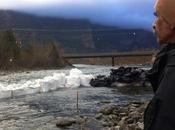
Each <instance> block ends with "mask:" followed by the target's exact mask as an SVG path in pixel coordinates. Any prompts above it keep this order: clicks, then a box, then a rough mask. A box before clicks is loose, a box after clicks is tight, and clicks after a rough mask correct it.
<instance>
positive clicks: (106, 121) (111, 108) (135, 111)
mask: <svg viewBox="0 0 175 130" xmlns="http://www.w3.org/2000/svg"><path fill="white" fill-rule="evenodd" d="M148 103H149V102H148V101H147V102H141V101H140V102H139V101H132V102H129V103H128V104H126V105H123V106H119V105H114V104H107V105H104V106H103V107H101V108H100V109H99V110H98V112H97V113H96V116H95V117H88V116H75V117H57V121H56V126H57V127H58V128H62V129H65V128H68V129H71V128H72V129H76V128H77V129H78V128H81V130H87V129H88V130H92V129H96V130H143V128H144V124H143V117H144V111H145V109H146V107H147V105H148Z"/></svg>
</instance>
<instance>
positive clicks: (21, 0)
mask: <svg viewBox="0 0 175 130" xmlns="http://www.w3.org/2000/svg"><path fill="white" fill-rule="evenodd" d="M154 1H155V0H0V9H12V10H18V11H23V12H28V13H33V14H36V15H42V16H43V15H44V16H54V17H64V18H84V19H89V20H90V21H92V22H95V23H100V24H104V25H114V26H120V27H127V28H128V27H129V28H144V29H151V28H152V22H153V21H154V16H153V5H154Z"/></svg>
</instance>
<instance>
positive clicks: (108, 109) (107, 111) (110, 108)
mask: <svg viewBox="0 0 175 130" xmlns="http://www.w3.org/2000/svg"><path fill="white" fill-rule="evenodd" d="M114 110H115V106H106V107H104V108H102V109H100V110H99V113H102V114H103V115H110V114H113V111H114Z"/></svg>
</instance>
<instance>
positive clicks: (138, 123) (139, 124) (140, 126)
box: [137, 122, 144, 130]
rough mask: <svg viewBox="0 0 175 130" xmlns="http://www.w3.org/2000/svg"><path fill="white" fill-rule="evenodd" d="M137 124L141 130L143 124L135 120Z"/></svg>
mask: <svg viewBox="0 0 175 130" xmlns="http://www.w3.org/2000/svg"><path fill="white" fill-rule="evenodd" d="M137 125H138V127H139V128H140V129H141V130H143V128H144V124H143V123H141V122H137Z"/></svg>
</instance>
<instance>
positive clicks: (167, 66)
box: [144, 44, 175, 130]
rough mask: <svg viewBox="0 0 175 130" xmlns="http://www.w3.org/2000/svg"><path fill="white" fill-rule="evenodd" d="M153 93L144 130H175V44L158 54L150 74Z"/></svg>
mask: <svg viewBox="0 0 175 130" xmlns="http://www.w3.org/2000/svg"><path fill="white" fill-rule="evenodd" d="M148 79H149V80H150V82H151V84H152V86H153V91H154V93H155V95H154V97H153V99H152V100H151V102H150V103H149V105H148V107H147V109H146V111H145V116H144V130H175V44H168V45H166V46H165V47H164V48H163V49H161V51H160V52H159V53H158V54H157V56H156V60H155V62H154V64H153V67H152V69H151V70H150V71H149V72H148Z"/></svg>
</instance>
